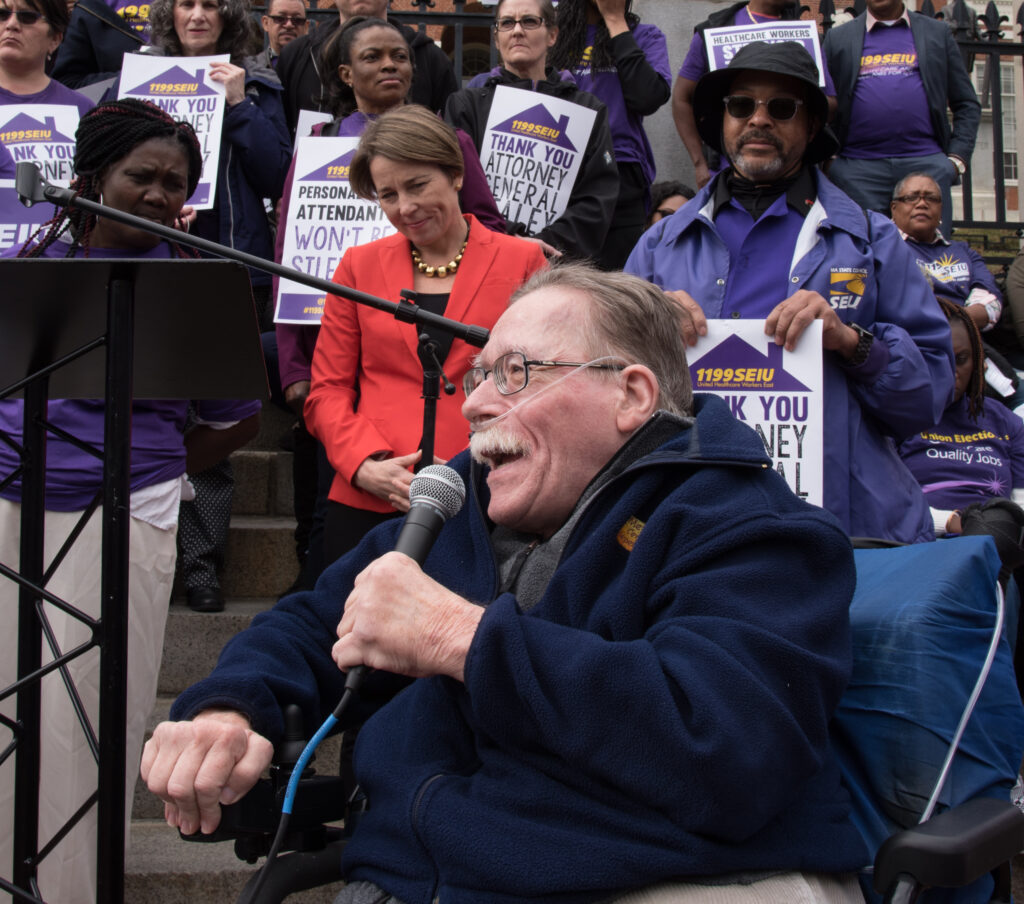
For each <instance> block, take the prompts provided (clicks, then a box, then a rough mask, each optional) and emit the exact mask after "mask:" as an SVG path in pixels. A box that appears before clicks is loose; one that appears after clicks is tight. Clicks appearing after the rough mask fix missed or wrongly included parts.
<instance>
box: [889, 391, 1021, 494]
mask: <svg viewBox="0 0 1024 904" xmlns="http://www.w3.org/2000/svg"><path fill="white" fill-rule="evenodd" d="M899 453H900V457H901V458H902V459H903V461H904V462H906V465H907V467H908V468H909V469H910V472H911V473H912V474H913V475H914V479H915V480H917V482H918V483H919V484H920V485H921V489H922V490H923V491H924V494H925V498H926V499H927V500H928V504H929V505H930V506H931V507H932V508H938V509H961V508H964V507H965V506H968V505H971V504H972V503H974V502H985V501H986V500H988V499H993V498H995V497H1000V496H1001V497H1007V498H1008V497H1009V495H1010V492H1011V490H1014V489H1021V488H1024V421H1022V420H1021V419H1020V418H1019V417H1017V415H1016V414H1014V413H1013V412H1012V411H1010V410H1009V409H1008V408H1006V407H1005V406H1003V405H1000V404H999V403H998V402H994V401H992V400H986V402H985V413H984V414H983V415H982V416H981V417H980V418H978V421H977V423H975V422H974V421H972V420H971V418H970V416H969V415H968V414H967V400H966V399H961V400H960V401H959V402H954V403H953V404H952V405H950V406H949V408H947V409H946V411H945V414H943V416H942V420H941V421H940V422H939V423H938V424H936V425H935V426H934V427H932V428H931V429H930V430H926V431H924V432H923V433H919V434H916V435H915V436H912V437H910V439H907V440H904V441H903V442H902V443H900V444H899Z"/></svg>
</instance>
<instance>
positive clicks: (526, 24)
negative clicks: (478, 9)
mask: <svg viewBox="0 0 1024 904" xmlns="http://www.w3.org/2000/svg"><path fill="white" fill-rule="evenodd" d="M543 24H544V19H543V18H542V17H541V16H523V17H521V18H519V19H513V18H512V17H511V16H502V17H501V18H500V19H495V20H494V30H495V31H512V29H513V28H515V27H516V26H517V25H522V26H523V30H524V31H533V30H534V29H537V28H540V27H541V26H542V25H543Z"/></svg>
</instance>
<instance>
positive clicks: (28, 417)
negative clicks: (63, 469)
mask: <svg viewBox="0 0 1024 904" xmlns="http://www.w3.org/2000/svg"><path fill="white" fill-rule="evenodd" d="M48 387H49V380H48V379H47V378H46V377H44V378H42V379H39V380H35V381H33V382H32V383H29V384H28V385H27V386H26V387H25V407H24V421H23V428H22V429H23V433H22V438H23V445H24V450H25V458H24V461H23V464H24V471H23V472H22V480H21V538H20V540H21V564H20V573H21V574H22V576H23V577H25V578H26V579H28V580H30V581H31V582H32V583H33V584H35V585H36V586H40V585H41V584H42V581H43V571H44V568H43V565H44V550H43V530H44V527H45V519H46V429H45V427H44V426H43V424H42V421H43V418H45V416H46V397H47V393H48ZM37 604H41V600H40V599H39V597H38V596H37V594H36V593H34V592H33V591H32V590H31V589H30V588H28V587H26V586H25V585H22V586H21V589H20V590H19V592H18V678H19V679H21V678H24V677H26V676H28V675H31V674H32V673H33V672H35V671H37V670H38V669H39V667H40V665H41V663H42V650H41V644H42V628H41V625H40V621H39V617H38V616H37V614H36V605H37ZM41 699H42V693H41V688H40V684H39V682H38V681H33V682H30V683H28V684H26V685H25V686H24V687H23V688H21V690H19V691H18V704H17V720H18V746H17V753H16V754H15V770H14V775H15V779H14V876H13V878H14V884H15V885H17V886H18V887H19V888H22V889H25V890H28V889H30V888H31V883H32V882H33V881H35V879H36V875H37V864H36V854H37V853H38V851H39V756H40V740H39V723H40V717H39V713H40V701H41Z"/></svg>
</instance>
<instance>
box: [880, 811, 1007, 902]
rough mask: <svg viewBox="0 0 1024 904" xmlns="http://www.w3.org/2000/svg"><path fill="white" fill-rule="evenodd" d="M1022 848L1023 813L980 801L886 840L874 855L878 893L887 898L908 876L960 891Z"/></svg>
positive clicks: (924, 883) (922, 883)
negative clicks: (892, 888) (896, 884)
mask: <svg viewBox="0 0 1024 904" xmlns="http://www.w3.org/2000/svg"><path fill="white" fill-rule="evenodd" d="M1022 849H1024V812H1021V811H1020V810H1019V809H1017V807H1015V806H1014V805H1013V804H1012V803H1010V802H1009V801H1008V800H999V799H997V798H992V797H978V798H975V799H974V800H969V801H967V802H965V803H963V804H960V805H959V806H956V807H953V808H952V809H950V810H946V811H945V812H944V813H940V814H939V815H938V816H933V817H932V818H931V819H929V820H928V821H927V822H926V823H923V824H921V825H918V826H914V827H913V828H911V829H904V830H903V831H901V832H897V833H896V834H895V835H893V836H891V837H890V838H888V839H886V841H885V843H884V844H883V845H882V846H881V847H880V848H879V850H878V854H877V855H876V856H875V872H874V887H875V891H877V892H878V893H879V894H884V893H885V892H886V891H887V890H889V889H890V888H891V887H892V886H893V884H894V883H896V882H897V881H898V880H900V879H901V877H906V876H910V877H912V878H913V879H915V880H916V881H917V882H918V884H919V885H921V886H923V887H924V888H960V887H962V886H965V885H968V884H970V883H971V882H973V881H974V880H975V879H979V878H981V877H982V876H984V875H986V874H987V873H990V872H992V871H993V870H995V869H996V868H997V867H999V865H1000V864H1002V863H1006V862H1008V861H1009V860H1011V859H1012V858H1013V857H1015V856H1016V855H1017V854H1018V853H1019V852H1020V851H1021V850H1022Z"/></svg>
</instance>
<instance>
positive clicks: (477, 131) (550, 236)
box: [444, 67, 619, 258]
mask: <svg viewBox="0 0 1024 904" xmlns="http://www.w3.org/2000/svg"><path fill="white" fill-rule="evenodd" d="M500 85H508V86H510V87H512V88H520V89H522V90H523V91H533V90H536V91H537V92H539V93H540V94H547V95H549V96H550V97H557V98H559V99H561V100H567V101H571V102H572V103H574V104H579V105H580V106H581V107H589V108H590V109H591V110H596V111H597V119H596V120H594V129H593V131H592V132H591V134H590V141H589V142H588V144H587V149H586V152H585V153H584V155H583V162H582V164H581V166H580V172H579V176H578V177H577V178H576V184H575V185H574V186H573V190H572V194H571V195H570V196H569V206H568V207H567V208H566V211H565V213H564V214H562V216H560V217H559V218H558V219H557V220H555V221H554V222H553V223H551V224H549V225H548V226H546V227H545V228H544V229H542V230H541V231H540V232H538V233H537V237H538V238H542V239H543V240H544V241H545V242H548V243H549V244H551V245H554V246H555V247H556V248H557V249H558V250H559V251H562V252H564V253H566V254H570V255H572V256H574V257H589V258H596V257H597V255H598V253H599V252H600V251H601V247H602V245H603V244H604V239H605V236H606V235H607V234H608V227H609V225H610V224H611V221H612V212H613V211H614V210H615V202H616V201H617V200H618V197H619V174H618V169H617V168H616V166H615V155H614V153H613V152H612V136H611V132H610V130H609V128H608V110H607V108H606V107H605V105H604V104H603V103H601V101H599V100H598V99H597V98H596V97H594V95H593V94H588V93H587V92H586V91H580V89H579V88H577V87H576V83H575V81H573V80H572V77H571V76H568V74H567V73H558V72H556V71H555V70H554V69H552V68H550V67H549V68H548V71H547V75H546V77H545V79H544V80H543V81H540V82H537V87H536V88H534V87H533V83H532V82H531V80H530V79H523V78H519V76H517V75H515V74H513V73H511V72H509V71H508V70H507V69H501V70H499V73H498V74H497V75H494V76H492V77H490V78H489V79H487V81H486V82H484V84H483V85H481V86H479V87H477V88H464V89H463V90H462V91H458V92H456V93H455V94H453V95H452V96H451V97H450V98H448V106H447V108H446V109H445V114H444V118H445V119H446V120H447V121H448V122H449V123H450V124H451V125H452V126H454V127H455V128H456V129H462V130H463V131H464V132H466V133H467V134H468V135H469V136H470V137H471V138H472V139H473V143H474V144H475V145H476V149H477V151H478V152H480V151H481V145H482V144H483V140H484V131H485V130H486V128H487V117H488V116H489V115H490V112H491V104H492V103H493V102H494V92H495V89H496V88H498V87H499V86H500ZM482 160H483V154H482V153H481V161H482ZM501 206H502V205H501V201H500V200H498V208H499V210H500V209H501ZM504 213H505V211H502V214H504ZM506 219H508V217H507V216H506ZM517 227H518V228H517ZM508 231H509V232H511V233H515V234H523V233H524V232H525V230H524V229H523V228H522V226H521V224H516V223H513V222H509V225H508Z"/></svg>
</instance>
